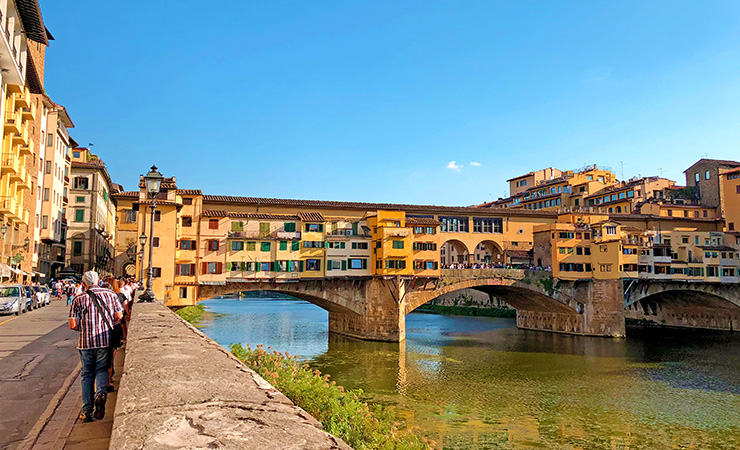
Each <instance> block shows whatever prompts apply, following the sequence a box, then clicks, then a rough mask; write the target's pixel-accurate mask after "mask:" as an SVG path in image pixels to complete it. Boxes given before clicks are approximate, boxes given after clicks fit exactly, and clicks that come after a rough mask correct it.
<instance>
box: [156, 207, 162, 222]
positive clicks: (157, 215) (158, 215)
mask: <svg viewBox="0 0 740 450" xmlns="http://www.w3.org/2000/svg"><path fill="white" fill-rule="evenodd" d="M154 221H155V222H161V221H162V211H160V210H158V209H157V210H155V211H154Z"/></svg>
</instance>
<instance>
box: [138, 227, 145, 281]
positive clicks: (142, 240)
mask: <svg viewBox="0 0 740 450" xmlns="http://www.w3.org/2000/svg"><path fill="white" fill-rule="evenodd" d="M145 245H146V234H144V233H141V236H139V248H140V249H141V250H139V284H144V246H145Z"/></svg>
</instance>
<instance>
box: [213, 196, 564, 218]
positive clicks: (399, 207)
mask: <svg viewBox="0 0 740 450" xmlns="http://www.w3.org/2000/svg"><path fill="white" fill-rule="evenodd" d="M203 201H204V202H210V203H221V204H223V203H240V204H251V205H257V206H260V205H262V206H265V205H275V206H298V207H309V208H337V209H359V210H363V211H373V210H375V211H377V210H387V211H425V212H434V213H447V214H450V213H461V214H476V213H481V214H482V213H491V210H492V209H494V210H495V211H496V214H499V213H500V214H501V215H522V216H525V215H526V216H540V217H556V216H557V212H555V211H537V210H525V209H516V210H511V209H509V208H476V207H471V206H437V205H410V204H397V203H362V202H340V201H327V200H297V199H283V198H259V197H233V196H224V195H204V196H203Z"/></svg>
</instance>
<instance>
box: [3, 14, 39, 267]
mask: <svg viewBox="0 0 740 450" xmlns="http://www.w3.org/2000/svg"><path fill="white" fill-rule="evenodd" d="M0 34H2V39H0V40H2V43H0V66H2V73H1V74H0V117H2V120H3V133H2V143H1V144H0V145H2V154H1V155H0V167H1V168H2V170H1V172H0V222H1V223H2V224H3V225H5V226H7V230H8V231H7V232H6V233H5V234H4V235H3V236H0V238H1V239H2V246H1V248H0V261H1V262H2V265H0V276H1V277H2V278H6V277H9V276H10V275H11V273H10V272H11V270H12V271H14V272H15V273H16V274H17V275H19V278H18V279H19V280H20V279H22V280H26V281H28V280H30V279H31V278H32V277H33V268H34V261H33V255H34V247H35V245H32V243H35V241H34V237H35V236H34V235H35V230H34V228H35V223H34V220H33V218H34V217H35V212H36V199H35V191H36V182H35V179H34V176H35V172H36V169H37V166H36V163H37V158H36V156H35V153H36V144H37V142H36V141H35V139H34V135H36V133H38V125H37V112H38V111H37V110H38V104H37V102H35V101H33V99H32V96H31V91H30V90H29V82H30V81H32V80H37V79H38V77H39V74H38V72H37V70H36V68H35V67H30V66H33V60H32V58H29V56H28V54H29V44H30V45H32V46H37V45H38V46H45V45H48V39H47V31H46V28H45V26H44V23H43V19H42V18H41V11H40V7H39V4H38V1H28V0H15V1H11V0H0ZM41 72H43V68H41ZM41 76H42V77H43V73H42V74H41ZM9 266H13V267H12V269H11V268H10V267H9Z"/></svg>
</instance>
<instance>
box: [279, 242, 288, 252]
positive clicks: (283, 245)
mask: <svg viewBox="0 0 740 450" xmlns="http://www.w3.org/2000/svg"><path fill="white" fill-rule="evenodd" d="M287 249H288V241H280V250H287Z"/></svg>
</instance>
